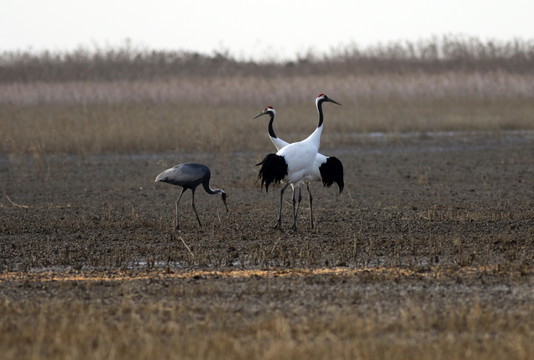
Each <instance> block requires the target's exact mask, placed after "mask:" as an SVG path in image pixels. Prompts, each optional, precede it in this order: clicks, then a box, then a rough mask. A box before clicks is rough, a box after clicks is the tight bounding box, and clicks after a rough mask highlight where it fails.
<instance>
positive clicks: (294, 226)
mask: <svg viewBox="0 0 534 360" xmlns="http://www.w3.org/2000/svg"><path fill="white" fill-rule="evenodd" d="M291 231H293V232H297V224H293V226H292V227H291Z"/></svg>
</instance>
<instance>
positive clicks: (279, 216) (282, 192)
mask: <svg viewBox="0 0 534 360" xmlns="http://www.w3.org/2000/svg"><path fill="white" fill-rule="evenodd" d="M289 185H290V184H289V183H287V184H286V185H285V186H284V187H283V188H282V190H280V212H279V214H278V221H277V222H276V224H275V225H274V228H275V229H276V228H278V229H280V230H282V200H283V197H284V191H286V189H287V187H288V186H289Z"/></svg>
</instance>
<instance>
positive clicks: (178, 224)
mask: <svg viewBox="0 0 534 360" xmlns="http://www.w3.org/2000/svg"><path fill="white" fill-rule="evenodd" d="M185 190H187V189H186V188H182V192H181V193H180V196H178V199H177V200H176V230H178V229H180V221H179V219H178V203H180V199H181V198H182V195H183V194H184V192H185Z"/></svg>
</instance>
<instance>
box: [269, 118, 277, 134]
mask: <svg viewBox="0 0 534 360" xmlns="http://www.w3.org/2000/svg"><path fill="white" fill-rule="evenodd" d="M269 116H270V117H271V120H269V136H270V137H272V138H275V139H276V134H275V133H274V129H273V121H274V114H273V113H272V112H271V113H269Z"/></svg>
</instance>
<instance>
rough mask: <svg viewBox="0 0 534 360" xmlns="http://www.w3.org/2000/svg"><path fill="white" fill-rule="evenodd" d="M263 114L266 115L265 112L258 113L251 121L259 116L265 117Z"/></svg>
mask: <svg viewBox="0 0 534 360" xmlns="http://www.w3.org/2000/svg"><path fill="white" fill-rule="evenodd" d="M265 114H266V112H265V111H262V112H261V113H259V114H258V115H256V116H254V117H253V118H252V120H254V119H257V118H259V117H260V116H262V115H265Z"/></svg>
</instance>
